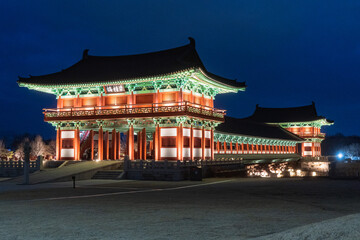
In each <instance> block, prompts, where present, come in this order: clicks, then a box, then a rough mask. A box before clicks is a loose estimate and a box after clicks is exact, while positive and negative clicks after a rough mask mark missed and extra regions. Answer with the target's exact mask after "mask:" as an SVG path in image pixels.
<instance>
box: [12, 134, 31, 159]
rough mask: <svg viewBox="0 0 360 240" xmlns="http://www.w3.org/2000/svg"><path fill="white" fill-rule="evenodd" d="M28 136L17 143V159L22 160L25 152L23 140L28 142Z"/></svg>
mask: <svg viewBox="0 0 360 240" xmlns="http://www.w3.org/2000/svg"><path fill="white" fill-rule="evenodd" d="M29 141H30V140H29V138H24V139H23V140H22V141H21V143H19V145H18V146H17V148H16V150H15V157H16V158H17V159H18V160H24V157H25V153H24V145H25V142H29Z"/></svg>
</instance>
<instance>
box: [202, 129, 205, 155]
mask: <svg viewBox="0 0 360 240" xmlns="http://www.w3.org/2000/svg"><path fill="white" fill-rule="evenodd" d="M201 160H205V128H204V127H202V129H201Z"/></svg>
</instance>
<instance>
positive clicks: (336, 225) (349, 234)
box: [254, 214, 360, 240]
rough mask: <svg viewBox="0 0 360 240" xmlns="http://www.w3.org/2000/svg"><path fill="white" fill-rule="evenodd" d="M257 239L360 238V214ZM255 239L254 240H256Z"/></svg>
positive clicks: (336, 239) (309, 239) (329, 239)
mask: <svg viewBox="0 0 360 240" xmlns="http://www.w3.org/2000/svg"><path fill="white" fill-rule="evenodd" d="M255 239H256V240H263V239H266V240H285V239H286V240H288V239H292V240H294V239H295V240H296V239H306V240H313V239H314V240H315V239H316V240H320V239H326V240H347V239H349V240H354V239H360V214H352V215H347V216H345V217H339V218H334V219H330V220H326V221H322V222H317V223H313V224H309V225H305V226H301V227H296V228H293V229H289V230H287V231H284V232H280V233H275V234H271V235H266V236H262V237H258V238H255ZM255 239H254V240H255Z"/></svg>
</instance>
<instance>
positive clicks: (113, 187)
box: [0, 178, 360, 239]
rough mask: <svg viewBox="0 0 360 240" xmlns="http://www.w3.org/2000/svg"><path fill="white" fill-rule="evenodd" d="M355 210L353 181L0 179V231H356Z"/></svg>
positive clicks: (285, 234) (83, 235) (236, 234)
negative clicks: (74, 183) (27, 182)
mask: <svg viewBox="0 0 360 240" xmlns="http://www.w3.org/2000/svg"><path fill="white" fill-rule="evenodd" d="M5 186H6V190H3V191H1V189H5ZM25 187H29V186H25ZM359 212H360V182H359V181H344V180H328V179H304V180H302V179H226V178H222V179H206V180H205V181H203V182H188V181H184V182H152V181H146V182H145V181H142V182H141V181H101V180H97V181H93V182H92V181H83V182H79V183H78V187H77V188H75V189H73V188H71V183H59V184H48V185H43V184H41V185H37V186H36V185H34V186H30V187H29V189H28V190H24V188H22V187H21V188H19V187H16V186H14V187H13V188H11V186H9V185H6V182H2V183H0V234H1V237H0V239H75V238H76V239H252V238H255V239H360V234H359V230H358V229H360V228H359V223H360V216H359V215H358V214H357V213H359Z"/></svg>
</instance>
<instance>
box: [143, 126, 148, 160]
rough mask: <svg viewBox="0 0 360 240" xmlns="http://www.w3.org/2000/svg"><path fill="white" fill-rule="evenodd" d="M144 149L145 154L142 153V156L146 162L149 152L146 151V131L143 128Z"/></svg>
mask: <svg viewBox="0 0 360 240" xmlns="http://www.w3.org/2000/svg"><path fill="white" fill-rule="evenodd" d="M142 149H143V153H142V156H143V158H142V159H143V160H146V154H147V151H146V129H145V128H143V129H142Z"/></svg>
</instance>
